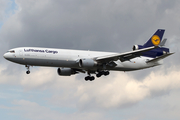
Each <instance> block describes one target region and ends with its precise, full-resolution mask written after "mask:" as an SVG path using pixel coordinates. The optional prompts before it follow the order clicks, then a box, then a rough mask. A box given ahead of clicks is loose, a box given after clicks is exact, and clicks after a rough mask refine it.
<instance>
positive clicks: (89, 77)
mask: <svg viewBox="0 0 180 120" xmlns="http://www.w3.org/2000/svg"><path fill="white" fill-rule="evenodd" d="M84 79H85V80H86V81H88V80H90V81H93V80H94V79H95V77H94V76H87V77H85V78H84Z"/></svg>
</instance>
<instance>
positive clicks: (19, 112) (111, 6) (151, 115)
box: [0, 0, 180, 120]
mask: <svg viewBox="0 0 180 120" xmlns="http://www.w3.org/2000/svg"><path fill="white" fill-rule="evenodd" d="M179 13H180V1H179V0H134V1H132V0H0V56H1V57H0V119H4V120H12V119H13V120H50V119H51V120H60V119H65V120H74V119H78V120H84V119H86V120H100V119H104V120H152V119H154V120H172V119H173V120H179V119H180V114H179V111H180V103H179V101H180V76H179V75H180V64H179V60H180V48H179V46H180V14H179ZM157 29H165V30H166V32H165V34H164V38H167V39H168V41H167V43H166V46H167V47H169V48H170V51H172V52H175V54H174V55H172V56H170V57H168V58H166V59H165V60H164V64H163V65H162V66H158V67H154V68H149V69H146V70H140V71H134V72H125V73H124V72H111V74H110V75H109V76H107V77H101V78H99V79H96V80H95V81H93V82H86V81H85V80H84V77H85V76H86V75H85V74H79V75H75V76H71V77H61V76H58V75H57V72H56V71H57V68H47V67H32V68H31V74H30V75H26V73H25V72H26V69H25V67H24V66H22V65H18V64H14V63H11V62H9V61H6V60H5V59H4V58H3V54H4V53H5V52H6V51H7V50H9V49H11V48H15V47H22V46H24V47H26V46H27V47H28V46H32V47H52V48H63V49H81V50H95V51H112V52H119V53H121V52H127V51H130V50H132V46H133V45H134V44H139V45H141V44H144V43H145V42H146V41H147V40H148V39H149V38H150V37H151V36H152V34H153V33H154V32H155V31H156V30H157Z"/></svg>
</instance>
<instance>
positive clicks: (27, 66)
mask: <svg viewBox="0 0 180 120" xmlns="http://www.w3.org/2000/svg"><path fill="white" fill-rule="evenodd" d="M25 67H26V68H27V71H26V74H30V70H29V67H30V66H29V65H26V66H25Z"/></svg>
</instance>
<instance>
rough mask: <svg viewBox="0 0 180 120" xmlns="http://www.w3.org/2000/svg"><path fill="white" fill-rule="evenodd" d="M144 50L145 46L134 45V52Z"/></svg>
mask: <svg viewBox="0 0 180 120" xmlns="http://www.w3.org/2000/svg"><path fill="white" fill-rule="evenodd" d="M142 48H143V46H141V45H133V48H132V49H133V51H134V50H139V49H142Z"/></svg>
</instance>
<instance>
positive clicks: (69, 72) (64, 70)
mask: <svg viewBox="0 0 180 120" xmlns="http://www.w3.org/2000/svg"><path fill="white" fill-rule="evenodd" d="M57 73H58V75H60V76H71V75H73V74H76V73H78V72H77V71H75V70H74V69H72V68H58V69H57Z"/></svg>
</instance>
